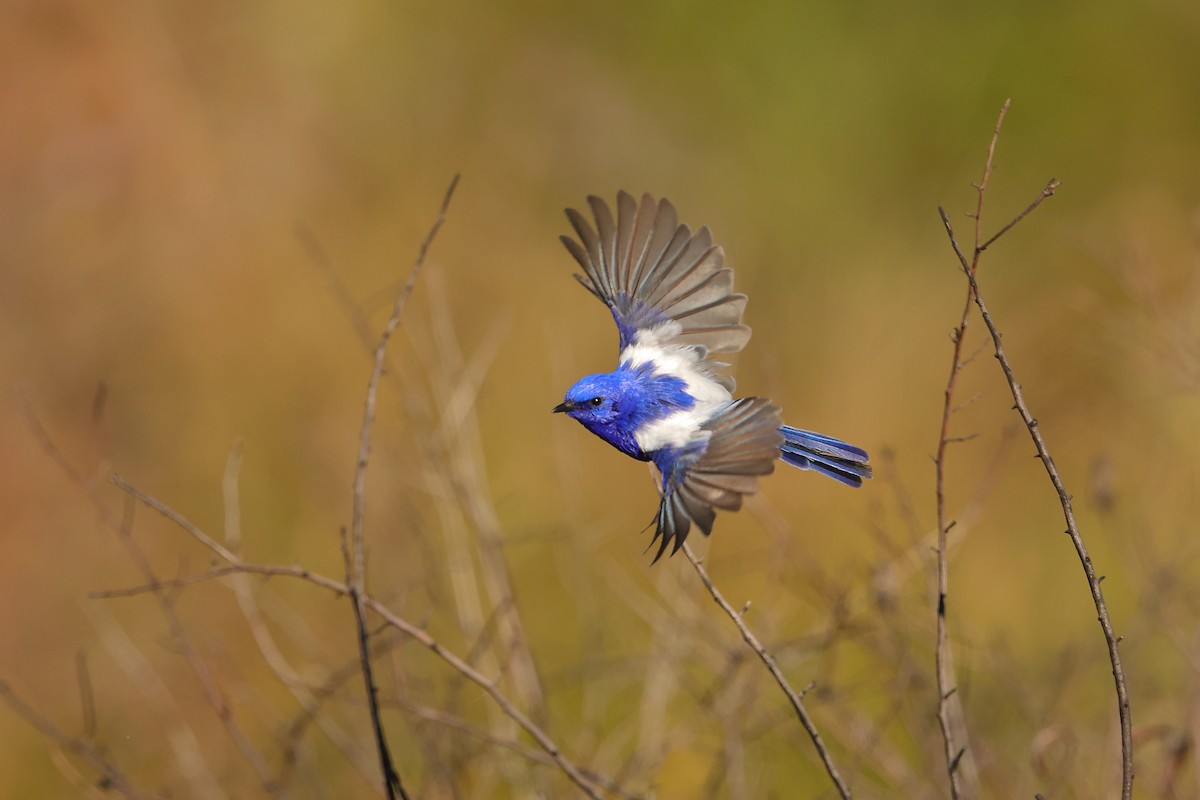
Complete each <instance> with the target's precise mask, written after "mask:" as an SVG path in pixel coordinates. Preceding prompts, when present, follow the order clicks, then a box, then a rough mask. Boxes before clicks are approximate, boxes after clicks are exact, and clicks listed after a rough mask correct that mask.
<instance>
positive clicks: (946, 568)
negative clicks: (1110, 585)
mask: <svg viewBox="0 0 1200 800" xmlns="http://www.w3.org/2000/svg"><path fill="white" fill-rule="evenodd" d="M1010 102H1011V101H1009V100H1005V101H1004V106H1003V107H1001V109H1000V115H999V116H998V117H997V118H996V126H995V127H994V128H993V129H992V140H991V142H989V143H988V151H987V158H986V159H985V161H984V164H983V177H982V178H981V179H980V181H979V183H977V184H976V185H975V191H976V199H975V215H974V216H975V244H976V248H975V254H974V258H973V259H972V260H971V263H970V264H968V265H964V267H963V268H964V269H966V270H968V271H969V272H972V273H974V272H975V270H976V268H978V266H979V255H980V253H981V252H983V251H982V248H980V247H979V246H978V245H979V242H980V240H981V238H982V230H983V227H982V226H983V201H984V198H985V197H986V196H987V186H988V181H989V180H991V177H992V160H993V159H994V158H995V156H996V142H997V140H998V139H999V138H1000V128H1001V127H1002V126H1003V125H1004V117H1005V115H1007V114H1008V107H1009V104H1010ZM971 297H972V295H971V290H970V288H969V287H968V289H967V296H966V299H965V300H964V301H963V307H962V314H961V315H960V316H959V320H958V325H957V326H956V327H955V328H954V333H953V334H952V335H951V337H950V340H951V341H952V342H953V344H954V347H953V351H952V353H951V357H950V374H949V376H948V377H947V378H946V387H945V389H944V390H943V391H942V422H941V426H940V428H939V432H938V443H937V450H936V454H935V455H934V459H933V464H934V472H935V489H934V491H935V497H936V504H937V587H938V588H937V591H938V595H937V632H936V635H935V636H936V638H935V643H934V671H935V672H936V674H937V688H938V711H937V717H938V725H939V727H940V728H941V732H942V744H943V745H944V749H945V759H946V774H947V775H948V777H949V779H950V796H951V798H953V800H959V798H960V797H963V796H964V792H965V794H966V796H971V797H973V796H975V795H977V794H978V787H976V786H971V787H965V786H964V779H963V776H964V772H965V771H964V770H960V769H959V765H960V762H961V761H962V759H963V756H964V755H965V754H966V753H967V748H966V745H965V742H960V741H959V736H960V734H961V736H962V738H963V739H964V740H965V738H966V730H965V728H966V724H965V717H964V714H963V710H962V701H961V700H960V699H959V698H958V695H957V692H956V689H957V678H956V677H955V674H954V653H953V648H952V647H951V645H950V633H949V627H948V620H947V615H946V604H947V600H948V598H949V596H950V554H949V533H950V528H951V526H952V525H953V524H954V523H953V522H950V521H949V520H947V518H946V491H945V485H946V484H945V476H946V448H947V446H949V445H950V444H953V443H955V442H962V441H966V440H967V438H968V437H955V436H951V435H950V418H951V417H952V416H953V415H954V412H955V411H956V410H957V406H956V405H955V402H954V390H955V387H956V386H957V384H958V373H959V372H961V371H962V369H963V367H965V366H966V364H967V362H968V361H970V359H971V358H972V357H973V356H964V355H963V340H964V339H965V338H966V334H967V322H968V319H969V315H970V313H971Z"/></svg>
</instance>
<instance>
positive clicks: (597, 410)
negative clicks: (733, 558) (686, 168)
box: [554, 192, 871, 561]
mask: <svg viewBox="0 0 1200 800" xmlns="http://www.w3.org/2000/svg"><path fill="white" fill-rule="evenodd" d="M588 204H589V206H590V207H591V210H592V215H593V217H594V218H595V220H596V227H595V229H593V228H592V226H591V225H590V224H589V223H588V222H587V220H586V219H584V217H583V215H582V214H580V213H579V212H578V211H575V210H573V209H568V210H567V218H568V219H569V220H570V222H571V225H572V227H573V228H574V229H575V233H576V235H577V236H578V240H576V239H573V238H571V237H568V236H563V237H562V241H563V244H565V245H566V247H567V250H568V251H570V253H571V255H572V256H573V257H574V258H575V260H576V261H577V262H578V263H579V265H580V267H582V268H583V271H584V274H583V275H576V276H575V277H576V278H577V279H578V280H579V282H580V283H581V284H583V286H584V288H586V289H587V290H588V291H589V292H591V293H592V294H594V295H595V296H596V297H597V298H599V299H600V300H601V301H603V302H604V303H605V304H606V305H607V306H608V307H609V309H610V310H611V311H612V315H613V320H614V321H615V322H616V325H617V334H618V344H619V348H620V358H619V364H618V366H617V369H616V370H614V371H613V372H609V373H604V374H601V375H588V376H586V377H584V378H582V379H580V380H579V381H578V382H576V383H575V385H574V386H572V387H571V388H570V389H568V390H567V393H566V397H565V398H564V399H563V402H562V403H560V404H559V405H558V406H556V407H555V409H554V410H555V411H556V412H563V413H566V414H567V415H568V416H570V417H572V418H574V419H575V420H577V421H578V422H579V423H580V424H582V425H583V426H584V427H585V428H587V429H588V430H589V431H591V432H592V433H594V434H596V435H597V436H599V437H600V438H601V439H604V441H606V442H608V443H609V444H611V445H612V446H613V447H615V448H617V449H618V450H620V451H621V452H622V453H625V454H626V455H629V456H632V457H633V458H636V459H639V460H641V461H653V462H654V464H655V466H656V467H657V468H658V470H659V472H660V473H661V476H662V489H661V491H662V498H661V502H660V503H659V510H658V515H657V517H656V520H655V533H654V540H652V544H653V542H654V541H658V542H659V549H658V553H657V555H656V556H655V560H656V561H657V560H658V559H659V558H660V557H661V556H662V554H663V553H664V552H665V551H666V549H667V547H668V546H670V545H671V544H672V543H673V544H674V547H673V548H672V552H675V551H676V550H678V549H679V547H680V546H682V544H683V542H684V539H686V537H687V535H688V532H689V530H690V529H691V526H692V524H695V525H697V526H698V527H699V528H700V530H701V531H702V532H703V533H705V534H709V533H711V532H712V525H713V521H714V519H715V517H716V511H717V509H724V510H736V509H738V508H740V507H741V505H742V498H743V497H744V496H745V495H747V494H751V493H753V492H755V491H757V489H758V479H759V478H760V477H761V476H763V475H767V474H770V473H771V472H772V471H773V470H774V468H775V461H776V460H777V459H781V460H783V461H784V462H785V463H788V464H791V465H792V466H795V467H799V468H801V469H811V470H814V471H816V472H820V473H822V474H824V475H828V476H829V477H831V478H834V479H835V480H837V481H840V482H841V483H844V484H846V485H848V486H856V487H857V486H861V485H862V482H863V480H865V479H868V478H870V477H871V467H870V466H869V464H868V461H869V459H868V456H867V453H866V451H865V450H862V449H861V448H858V447H855V446H853V445H850V444H847V443H846V442H843V441H841V440H839V439H834V438H833V437H830V436H825V435H823V434H819V433H813V432H812V431H806V430H801V429H799V428H793V427H791V426H789V425H784V424H783V422H782V420H781V419H780V417H779V409H777V408H776V407H775V406H773V405H772V404H771V403H770V402H769V401H767V400H764V399H762V398H757V397H755V398H743V399H740V400H735V399H734V398H733V394H732V392H733V389H734V382H733V379H732V378H730V377H729V376H728V375H726V374H724V373H722V372H720V368H721V367H722V366H724V365H722V364H719V363H717V362H714V361H712V360H710V359H709V358H708V356H709V354H710V353H734V352H737V351H739V350H741V349H742V347H744V346H745V344H746V342H747V341H748V340H749V338H750V329H749V328H748V327H746V326H745V325H743V324H742V321H741V320H742V312H743V311H744V310H745V307H746V296H745V295H743V294H736V293H734V292H733V271H732V270H731V269H729V268H727V267H725V266H724V252H723V251H722V250H721V248H720V247H717V246H715V245H713V244H712V237H711V236H710V234H709V232H708V229H707V228H701V229H700V230H699V231H697V232H696V233H695V234H693V233H692V232H691V230H690V229H689V228H688V227H687V226H686V225H680V224H679V222H678V218H677V215H676V212H675V207H674V206H673V205H671V203H670V202H668V201H666V200H662V201H657V200H655V199H654V198H653V197H651V196H650V195H643V197H642V201H641V203H638V202H636V201H635V200H634V199H633V197H632V196H631V195H629V194H627V193H625V192H621V193H619V194H618V195H617V214H616V217H614V216H613V213H612V211H611V210H610V209H609V207H608V205H607V204H605V203H604V201H603V200H600V199H599V198H597V197H589V198H588Z"/></svg>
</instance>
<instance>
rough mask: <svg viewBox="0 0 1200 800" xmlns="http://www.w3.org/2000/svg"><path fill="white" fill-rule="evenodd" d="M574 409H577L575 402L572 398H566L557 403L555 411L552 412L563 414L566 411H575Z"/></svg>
mask: <svg viewBox="0 0 1200 800" xmlns="http://www.w3.org/2000/svg"><path fill="white" fill-rule="evenodd" d="M574 410H575V404H574V403H572V402H571V401H570V400H564V401H562V402H561V403H559V404H558V405H556V406H555V407H554V410H553V412H551V413H554V414H561V413H562V412H564V411H574Z"/></svg>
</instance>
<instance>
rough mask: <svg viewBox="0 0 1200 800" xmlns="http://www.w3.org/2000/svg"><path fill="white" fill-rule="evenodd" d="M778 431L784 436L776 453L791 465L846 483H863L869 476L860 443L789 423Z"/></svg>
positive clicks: (858, 484)
mask: <svg viewBox="0 0 1200 800" xmlns="http://www.w3.org/2000/svg"><path fill="white" fill-rule="evenodd" d="M779 432H780V433H782V434H783V437H784V443H783V445H782V446H781V447H780V448H779V457H780V458H781V459H783V460H784V461H786V462H787V463H788V464H791V465H792V466H793V467H799V468H800V469H812V470H816V471H817V472H820V473H821V474H822V475H828V476H829V477H831V478H833V479H834V480H835V481H840V482H841V483H844V484H846V485H847V486H855V487H857V486H862V482H863V480H864V479H867V478H870V477H871V466H870V465H869V464H868V463H867V462H868V461H870V457H869V456H868V455H867V451H866V450H863V449H862V448H860V447H855V446H854V445H852V444H846V443H845V442H843V441H841V440H840V439H834V438H833V437H832V436H823V435H822V434H819V433H813V432H812V431H804V430H800V429H799V428H793V427H792V426H790V425H784V426H783V427H782V428H780V429H779Z"/></svg>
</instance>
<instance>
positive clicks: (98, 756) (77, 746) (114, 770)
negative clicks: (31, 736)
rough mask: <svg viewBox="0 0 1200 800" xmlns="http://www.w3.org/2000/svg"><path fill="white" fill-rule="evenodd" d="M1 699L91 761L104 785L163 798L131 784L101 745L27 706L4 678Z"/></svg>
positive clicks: (132, 795)
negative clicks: (62, 727) (66, 729)
mask: <svg viewBox="0 0 1200 800" xmlns="http://www.w3.org/2000/svg"><path fill="white" fill-rule="evenodd" d="M0 701H3V702H4V704H5V705H7V706H8V707H9V708H10V709H12V711H13V713H15V714H16V715H17V716H19V717H20V718H21V719H23V720H25V722H27V723H28V724H29V725H30V726H31V727H33V728H36V729H37V731H38V732H39V733H41V734H42V736H44V737H45V738H46V739H47V740H49V741H51V742H54V744H55V745H56V746H57V747H60V748H62V749H63V750H65V751H67V752H68V753H73V754H75V755H76V756H79V757H80V758H82V759H83V760H84V761H86V762H88V763H89V764H90V765H91V766H92V768H93V769H94V770H96V772H98V773H100V775H101V776H103V777H101V779H100V781H99V785H100V786H103V787H106V788H108V789H112V790H113V791H115V792H116V793H118V794H120V795H121V796H122V797H125V798H127V799H128V800H144V799H145V800H148V799H149V798H151V797H155V798H157V797H160V795H147V794H143V793H142V792H141V791H139V790H138V789H137V787H135V786H134V785H133V784H132V783H130V781H129V778H128V777H127V776H126V775H125V773H124V772H122V771H121V768H120V767H118V766H117V765H116V764H115V763H114V762H113V761H112V760H111V759H110V758H109V757H108V756H107V755H106V754H105V753H104V752H103V751H102V750H101V749H100V748H99V747H97V746H96V745H94V744H92V743H91V742H89V741H87V740H86V739H82V738H76V737H74V736H70V735H68V734H67V733H66V732H65V731H63V730H62V729H61V728H59V727H58V726H57V725H55V724H54V723H52V722H50V720H48V719H46V718H45V717H43V716H42V715H41V714H39V713H38V712H37V711H35V710H34V709H33V708H31V707H30V706H28V705H26V703H25V701H23V700H22V699H21V698H19V697H17V695H16V693H14V692H13V690H12V689H11V688H10V687H9V685H8V684H7V683H5V682H4V681H0Z"/></svg>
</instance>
